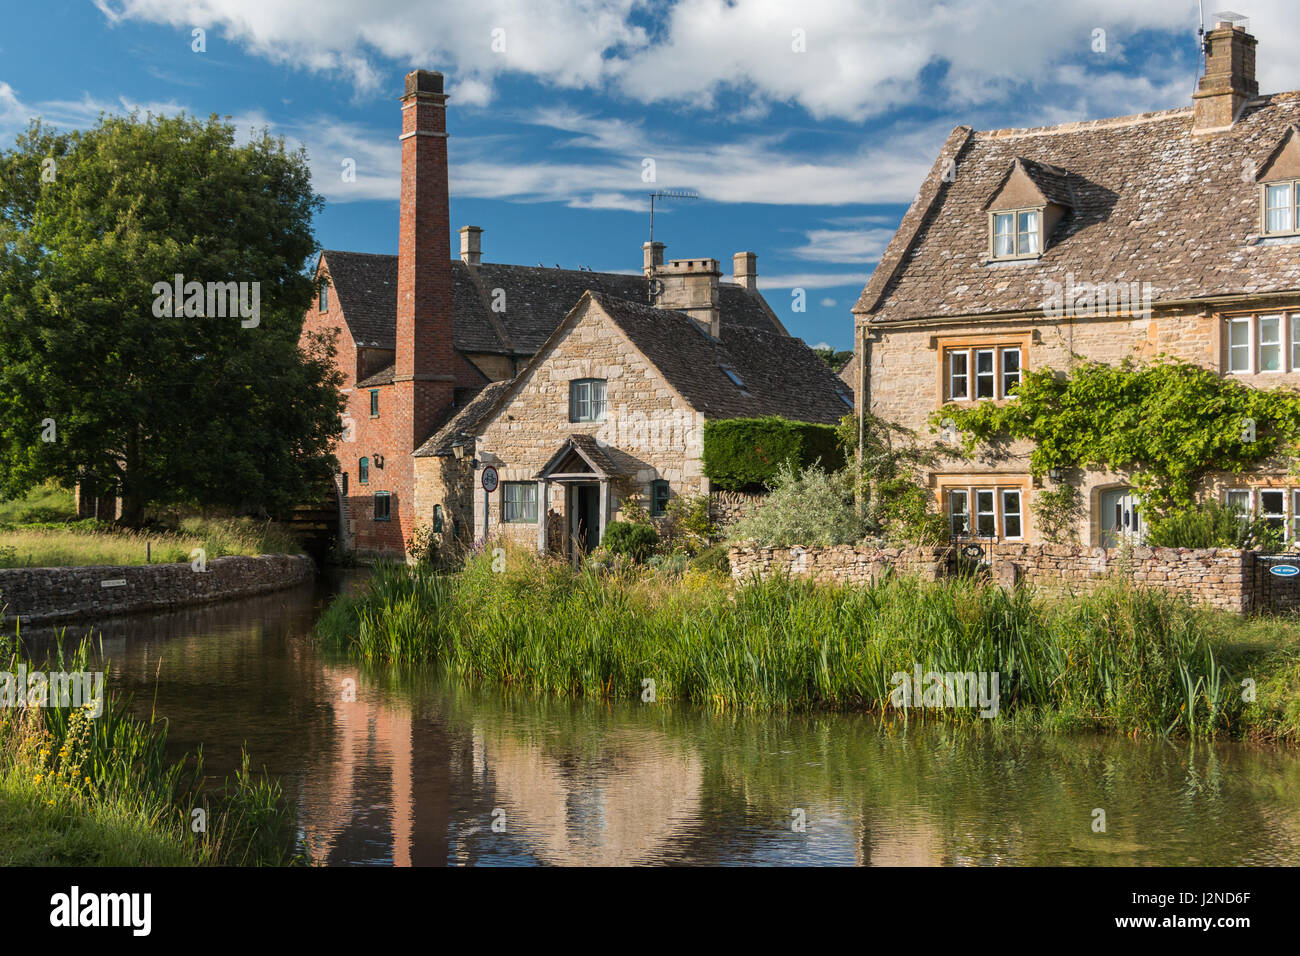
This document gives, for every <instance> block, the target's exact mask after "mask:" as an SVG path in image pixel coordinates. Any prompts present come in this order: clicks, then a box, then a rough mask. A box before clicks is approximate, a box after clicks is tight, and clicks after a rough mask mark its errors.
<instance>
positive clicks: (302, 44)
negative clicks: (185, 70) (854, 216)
mask: <svg viewBox="0 0 1300 956" xmlns="http://www.w3.org/2000/svg"><path fill="white" fill-rule="evenodd" d="M94 2H95V4H96V6H97V7H98V8H99V9H100V10H101V11H102V12H103V14H104V16H105V18H106V19H107V20H108V22H109V23H112V24H118V23H123V22H127V21H143V22H149V23H161V24H166V25H169V26H172V27H174V28H176V29H178V30H188V29H190V28H192V27H194V26H202V27H205V28H207V29H208V30H209V37H208V44H209V46H208V48H209V50H210V51H211V50H213V49H214V47H216V46H217V45H218V41H216V40H215V39H214V34H215V35H216V36H219V37H220V38H222V41H224V42H228V43H234V44H238V45H239V46H242V47H243V48H245V49H247V50H248V51H249V52H251V53H253V54H255V55H258V56H262V57H265V58H267V59H269V60H271V61H273V62H277V63H286V64H290V65H293V66H296V67H301V68H304V69H308V70H312V71H317V72H321V73H325V74H334V75H341V76H344V77H347V78H349V79H350V80H351V82H352V83H353V84H354V85H355V86H356V87H357V89H358V90H359V91H361V92H365V93H367V94H374V93H377V92H379V88H380V86H381V84H382V82H383V77H384V73H385V71H386V70H387V69H388V67H389V65H390V64H392V63H396V64H400V65H403V66H430V65H434V66H437V67H439V68H443V69H445V70H446V71H447V72H448V73H449V75H450V78H451V79H452V81H453V85H454V87H455V88H457V89H459V92H460V95H461V96H462V97H463V100H462V102H463V103H465V104H472V105H483V104H485V103H487V102H488V100H489V98H490V96H491V95H492V89H493V82H494V80H495V79H496V78H498V77H502V76H506V75H520V74H522V75H528V76H532V77H534V78H536V79H538V80H540V81H542V82H544V83H547V84H549V85H552V86H555V87H558V88H569V89H578V88H582V89H605V90H611V89H612V90H615V91H617V92H618V93H620V94H622V95H624V96H627V97H630V98H632V99H634V100H636V101H638V102H641V103H655V102H676V103H680V104H683V105H685V106H688V107H701V108H705V109H708V108H710V107H712V106H713V105H714V104H715V103H716V102H717V100H718V97H719V96H720V95H721V94H728V95H729V96H731V99H736V98H739V99H740V101H741V102H739V103H738V104H736V105H735V113H734V114H733V117H732V118H736V119H738V120H740V121H744V120H745V119H746V118H750V119H752V118H755V117H758V116H761V115H763V113H764V112H765V111H766V110H767V109H768V108H769V107H770V106H771V105H773V104H779V103H792V104H796V105H798V106H799V107H801V108H803V109H804V110H806V111H807V112H808V113H809V114H811V115H812V116H814V117H816V118H823V117H841V118H846V119H850V120H855V121H858V120H862V119H864V118H867V117H870V116H874V115H879V114H881V113H882V112H885V111H888V110H890V109H894V108H898V107H905V106H909V105H916V104H917V103H918V101H919V100H920V99H921V98H922V97H923V96H924V97H926V98H927V99H928V103H927V104H926V105H929V106H935V105H938V106H939V107H940V109H941V110H942V111H944V112H957V113H962V112H966V111H967V110H969V108H970V107H972V106H974V105H977V104H981V103H985V102H988V101H989V100H996V101H1001V102H1017V101H1019V102H1022V103H1025V104H1028V105H1029V106H1030V108H1031V109H1032V104H1033V101H1034V96H1033V91H1035V90H1041V89H1044V88H1047V87H1049V86H1053V85H1055V84H1064V85H1065V88H1066V89H1067V91H1068V93H1067V95H1066V97H1065V99H1066V100H1067V101H1073V100H1079V101H1082V102H1085V103H1087V104H1089V109H1091V110H1094V111H1095V110H1100V114H1099V115H1101V114H1110V115H1113V114H1114V113H1115V112H1117V111H1118V110H1119V109H1134V108H1137V109H1150V108H1155V107H1157V106H1164V107H1168V106H1172V105H1180V104H1185V103H1186V102H1187V101H1188V100H1189V95H1188V94H1189V93H1190V85H1191V81H1192V80H1193V78H1194V73H1195V70H1196V63H1195V60H1196V58H1197V51H1196V49H1195V46H1194V39H1193V27H1194V22H1195V21H1194V16H1195V14H1194V10H1195V7H1194V6H1192V5H1191V4H1189V3H1188V2H1187V0H1146V2H1143V3H1133V2H1132V0H1090V2H1088V3H1077V2H1076V3H1054V4H1044V3H1042V2H1041V0H915V2H913V3H908V4H900V3H897V2H896V0H804V2H802V3H800V4H797V5H796V4H790V3H788V2H787V0H678V2H676V3H674V4H672V5H671V6H670V7H668V8H667V9H660V8H659V7H648V6H647V5H645V4H642V3H641V2H640V0H547V2H544V3H538V2H536V0H475V2H474V3H469V4H444V3H430V2H428V0H368V2H367V3H366V4H364V5H358V4H357V3H356V2H355V0H275V2H273V3H268V2H266V0H94ZM643 8H644V9H643ZM645 9H649V10H650V12H651V13H653V14H654V16H655V18H656V20H657V24H658V28H657V29H656V31H655V33H654V35H653V36H651V35H649V34H647V32H646V31H645V30H644V29H643V28H642V27H640V26H638V25H637V22H636V20H637V19H643V18H644V14H645ZM1251 13H1252V19H1251V29H1252V32H1254V34H1255V35H1256V36H1258V37H1261V38H1263V39H1264V42H1263V43H1261V49H1260V61H1259V70H1260V84H1261V88H1262V89H1265V90H1280V89H1291V88H1294V87H1295V86H1296V85H1298V84H1297V83H1296V81H1295V72H1294V69H1293V66H1292V63H1291V61H1290V58H1289V57H1287V56H1286V55H1285V51H1287V50H1290V49H1294V48H1295V47H1296V46H1297V44H1300V18H1296V17H1295V16H1294V8H1293V0H1253V3H1252V7H1251ZM1097 29H1102V30H1105V31H1106V38H1107V44H1106V51H1105V52H1104V53H1096V52H1094V51H1093V49H1092V36H1093V31H1094V30H1097ZM795 30H801V31H803V34H804V36H805V37H806V52H795V51H794V49H793V48H792V45H793V44H792V35H793V32H794V31H795ZM1148 30H1149V31H1158V32H1164V33H1166V34H1170V35H1173V36H1180V37H1185V38H1186V39H1185V42H1183V43H1182V44H1181V45H1180V46H1179V47H1178V48H1177V49H1178V50H1180V51H1182V52H1181V53H1180V54H1179V55H1180V56H1181V58H1182V59H1181V61H1175V62H1172V63H1170V62H1166V63H1165V64H1158V63H1154V62H1152V61H1150V60H1148V61H1145V62H1141V63H1137V62H1134V61H1133V59H1132V53H1131V50H1130V47H1131V45H1132V44H1131V40H1132V39H1133V37H1134V36H1135V35H1136V34H1137V33H1139V32H1140V31H1148ZM494 31H504V32H503V33H499V34H495V38H496V39H498V40H499V41H500V40H503V41H504V47H502V44H501V43H500V42H498V43H497V44H496V48H494V43H493V41H494ZM1270 51H1273V52H1272V53H1270ZM1080 64H1085V65H1086V66H1085V65H1080ZM1070 65H1073V75H1071V70H1070V69H1068V68H1067V69H1065V70H1062V67H1063V66H1066V67H1069V66H1070ZM1116 68H1122V69H1123V70H1124V74H1125V76H1124V77H1123V78H1121V79H1112V78H1109V77H1110V72H1109V71H1112V70H1115V69H1116ZM1134 72H1136V73H1138V74H1141V75H1142V76H1144V77H1146V78H1147V79H1146V80H1141V81H1137V82H1134V81H1131V80H1130V79H1129V78H1128V74H1132V73H1134ZM1175 74H1178V75H1179V76H1181V79H1182V82H1181V83H1180V82H1176V76H1175ZM1116 94H1118V98H1116ZM1170 94H1174V96H1173V97H1172V98H1170ZM1053 98H1054V99H1057V98H1058V97H1056V96H1053ZM1151 99H1155V100H1157V102H1149V100H1151ZM728 103H729V107H730V105H731V100H730V99H729V100H728Z"/></svg>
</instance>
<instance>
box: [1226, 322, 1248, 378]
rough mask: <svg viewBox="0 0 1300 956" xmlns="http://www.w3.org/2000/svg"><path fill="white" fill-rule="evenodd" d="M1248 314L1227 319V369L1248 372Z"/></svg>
mask: <svg viewBox="0 0 1300 956" xmlns="http://www.w3.org/2000/svg"><path fill="white" fill-rule="evenodd" d="M1250 325H1251V322H1250V316H1242V317H1241V318H1238V319H1229V320H1228V371H1229V372H1249V371H1251V370H1252V369H1251V362H1250V353H1251V347H1250V344H1251V342H1250V340H1251V334H1250Z"/></svg>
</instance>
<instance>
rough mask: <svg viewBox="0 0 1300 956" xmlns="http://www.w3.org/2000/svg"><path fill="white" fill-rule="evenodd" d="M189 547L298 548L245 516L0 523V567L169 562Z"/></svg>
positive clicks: (255, 551) (237, 550) (213, 551)
mask: <svg viewBox="0 0 1300 956" xmlns="http://www.w3.org/2000/svg"><path fill="white" fill-rule="evenodd" d="M195 548H202V549H203V551H204V553H205V555H206V557H207V560H209V561H211V560H212V559H213V558H219V557H222V556H224V555H230V554H243V555H259V554H286V553H287V554H296V553H298V552H301V551H302V547H301V546H300V545H299V544H298V543H297V542H296V541H294V540H293V538H292V537H290V536H289V535H287V534H285V533H284V532H283V531H281V530H280V529H279V528H277V527H275V526H274V525H272V524H270V523H268V522H265V521H254V520H252V519H249V518H228V519H221V520H211V519H203V518H187V519H184V520H182V521H181V522H180V523H179V524H178V526H177V527H176V528H174V529H158V528H148V529H142V530H129V529H123V528H118V527H116V526H114V525H111V524H108V523H105V522H100V521H95V520H93V519H86V520H83V521H75V522H68V523H55V522H36V523H29V524H25V525H10V526H5V525H0V568H22V567H36V568H52V567H69V566H81V565H92V564H104V565H113V564H127V565H137V564H145V563H146V562H151V563H153V564H169V563H172V562H176V561H190V560H191V555H192V554H193V551H194V549H195Z"/></svg>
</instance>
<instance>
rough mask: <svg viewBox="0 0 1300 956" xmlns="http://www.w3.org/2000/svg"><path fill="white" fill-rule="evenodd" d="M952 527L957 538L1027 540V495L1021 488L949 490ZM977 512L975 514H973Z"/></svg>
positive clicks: (949, 522) (949, 512) (949, 518)
mask: <svg viewBox="0 0 1300 956" xmlns="http://www.w3.org/2000/svg"><path fill="white" fill-rule="evenodd" d="M947 493H948V526H949V528H950V530H951V532H952V534H953V535H968V534H971V535H974V536H975V537H977V538H1010V539H1019V538H1023V537H1024V534H1025V530H1024V491H1023V490H1022V489H1020V488H996V487H994V488H949V489H948V492H947ZM972 512H973V513H972Z"/></svg>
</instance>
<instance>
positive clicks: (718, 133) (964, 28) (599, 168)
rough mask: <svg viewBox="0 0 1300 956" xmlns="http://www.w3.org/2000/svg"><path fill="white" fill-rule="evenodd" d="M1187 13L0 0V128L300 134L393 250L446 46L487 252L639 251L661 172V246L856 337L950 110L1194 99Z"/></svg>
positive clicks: (1110, 107)
mask: <svg viewBox="0 0 1300 956" xmlns="http://www.w3.org/2000/svg"><path fill="white" fill-rule="evenodd" d="M1215 9H1216V8H1215V7H1213V6H1211V7H1207V8H1206V10H1205V18H1206V21H1207V26H1208V25H1212V20H1213V14H1214V12H1215ZM1239 11H1240V12H1241V13H1243V14H1245V15H1247V16H1249V18H1250V24H1249V28H1250V30H1251V32H1252V33H1253V34H1255V36H1257V37H1259V38H1261V42H1260V46H1259V50H1258V60H1259V64H1258V75H1259V81H1260V89H1261V92H1266V93H1267V92H1276V91H1279V90H1292V89H1296V88H1300V68H1297V66H1296V65H1295V62H1296V61H1295V57H1294V56H1293V55H1292V54H1290V53H1289V52H1288V53H1287V54H1283V53H1282V51H1284V50H1285V51H1291V50H1294V49H1296V48H1297V46H1298V45H1300V17H1296V16H1295V13H1294V0H1250V3H1249V6H1248V7H1247V8H1239ZM1198 23H1199V14H1198V10H1197V4H1196V3H1195V2H1194V0H1193V2H1190V3H1189V2H1185V0H1091V2H1076V0H1059V2H1052V3H1043V2H1041V0H943V2H932V0H908V2H869V0H857V2H849V0H799V2H775V0H677V2H654V3H646V2H639V0H474V2H472V3H463V2H458V3H449V2H443V0H42V2H40V3H27V2H20V0H0V143H2V144H3V146H2V147H0V148H7V147H8V146H11V145H12V143H13V140H14V137H15V135H16V134H17V133H18V132H19V131H20V130H22V129H23V128H25V127H26V125H27V124H28V122H29V121H30V119H31V118H32V117H36V116H39V117H41V118H42V119H43V121H45V122H47V123H50V124H52V125H54V126H56V127H59V128H62V129H71V128H81V127H87V126H91V125H93V124H94V123H95V121H96V118H97V116H98V115H99V114H100V112H101V111H107V112H115V113H125V112H130V111H131V110H132V109H140V110H149V111H153V112H155V113H165V114H169V115H171V114H175V113H178V112H181V111H185V112H188V113H192V114H197V115H199V116H207V115H208V114H210V113H216V114H218V115H221V116H229V117H230V118H231V121H232V122H233V123H235V124H236V125H237V126H238V127H239V128H240V129H241V130H244V131H251V130H253V129H261V128H263V127H265V128H269V130H270V131H271V132H272V133H273V134H275V135H279V136H283V137H284V138H285V140H286V142H287V143H289V144H290V145H291V146H294V147H297V146H300V145H301V146H302V147H304V148H305V149H306V150H307V155H308V158H309V161H310V164H311V168H312V175H313V186H314V188H315V189H316V191H317V192H318V193H320V194H321V195H322V196H324V197H325V199H326V206H325V209H324V211H323V212H322V213H321V215H320V216H319V217H318V218H317V220H316V224H315V226H316V235H317V240H318V242H319V244H320V246H321V247H322V248H326V249H348V250H352V251H358V252H380V253H395V252H396V251H397V195H398V170H399V159H400V146H399V143H398V139H397V136H398V133H399V131H400V123H401V119H400V113H399V104H398V97H399V96H400V94H401V90H402V77H403V75H404V74H405V73H407V72H408V71H410V70H412V69H417V68H422V69H436V70H439V71H441V72H442V73H444V74H445V76H446V84H447V89H448V92H449V93H450V99H449V102H448V117H447V125H448V131H449V134H450V138H449V140H448V149H449V162H450V183H451V187H450V188H451V220H452V229H453V230H454V229H456V228H458V227H459V226H462V225H470V224H472V225H477V226H480V227H482V228H483V230H484V234H483V254H484V259H485V260H487V261H492V262H510V263H519V264H525V265H534V264H537V263H539V262H540V263H542V264H543V265H546V266H554V265H559V266H563V267H565V268H577V267H578V266H579V265H581V266H585V267H589V268H592V269H595V270H597V271H621V272H635V271H639V269H640V266H641V244H642V243H643V242H645V241H646V239H647V238H649V229H650V217H649V198H648V196H649V194H650V193H651V192H654V191H658V190H667V189H682V190H692V191H695V192H697V193H698V194H699V197H700V198H699V199H696V200H668V201H666V202H664V203H657V204H656V216H655V224H654V230H655V238H656V239H657V240H659V241H662V242H665V243H666V244H667V249H666V256H667V257H668V258H703V257H712V258H716V259H718V260H719V261H720V262H721V264H722V269H723V273H724V276H725V275H728V274H729V273H730V271H731V257H732V254H733V253H735V252H738V251H741V250H749V251H753V252H755V253H757V254H758V273H759V288H760V289H761V290H762V291H763V293H764V295H765V296H766V297H767V299H768V301H769V303H771V305H772V307H773V308H774V309H775V310H776V312H777V314H778V315H779V316H780V317H781V319H782V321H783V322H785V324H786V327H787V328H788V329H789V330H790V331H791V333H792V334H794V335H798V336H800V337H801V338H803V339H805V340H806V341H807V342H808V343H809V344H811V345H830V346H832V347H834V348H837V349H849V348H851V347H852V329H853V320H852V314H851V311H850V310H851V309H852V307H853V303H854V302H855V301H856V299H857V297H858V295H859V293H860V292H861V290H862V286H863V285H864V284H865V283H866V281H867V279H868V278H869V277H870V275H871V272H872V269H873V268H874V267H875V264H876V262H877V260H878V259H879V257H880V254H881V252H882V251H883V250H884V248H885V246H886V244H887V243H888V242H889V239H890V238H891V236H892V235H893V233H894V230H895V229H896V228H897V226H898V223H899V221H900V220H901V219H902V216H903V214H904V213H905V212H906V210H907V206H908V204H909V203H910V202H911V200H912V198H913V197H914V196H915V194H916V191H917V189H918V188H919V186H920V184H921V181H922V179H923V178H924V177H925V175H926V173H927V171H928V170H929V168H930V166H931V164H932V163H933V161H934V157H935V155H936V154H937V153H938V150H939V148H940V146H941V145H942V144H943V142H944V140H945V139H946V138H947V136H948V134H949V133H950V132H951V130H952V128H953V127H954V126H957V125H969V126H973V127H975V128H976V129H1000V128H1005V127H1026V126H1041V125H1046V124H1051V123H1060V122H1069V121H1073V120H1083V119H1094V118H1098V117H1105V116H1116V115H1124V114H1128V113H1137V112H1144V111H1148V110H1158V109H1171V108H1175V107H1181V106H1188V105H1190V104H1191V93H1192V91H1193V89H1194V86H1195V82H1196V77H1197V75H1198V73H1199V70H1200V58H1199V47H1198V44H1197V40H1196V28H1197V25H1198ZM195 31H201V32H200V33H198V34H196V32H195ZM200 41H201V42H200ZM200 47H201V49H199V48H200ZM647 160H653V164H652V165H650V164H647V162H646V161H647ZM351 169H355V177H353V178H349V177H347V176H345V175H344V172H345V170H351ZM650 170H653V177H654V179H653V182H646V181H645V178H646V176H647V175H648V172H649V171H650ZM457 242H458V240H455V239H453V245H452V252H453V254H455V253H456V251H457V250H458V249H459V246H458V244H457ZM800 293H801V294H800ZM800 303H802V305H803V309H802V311H800V310H799V305H800Z"/></svg>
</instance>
